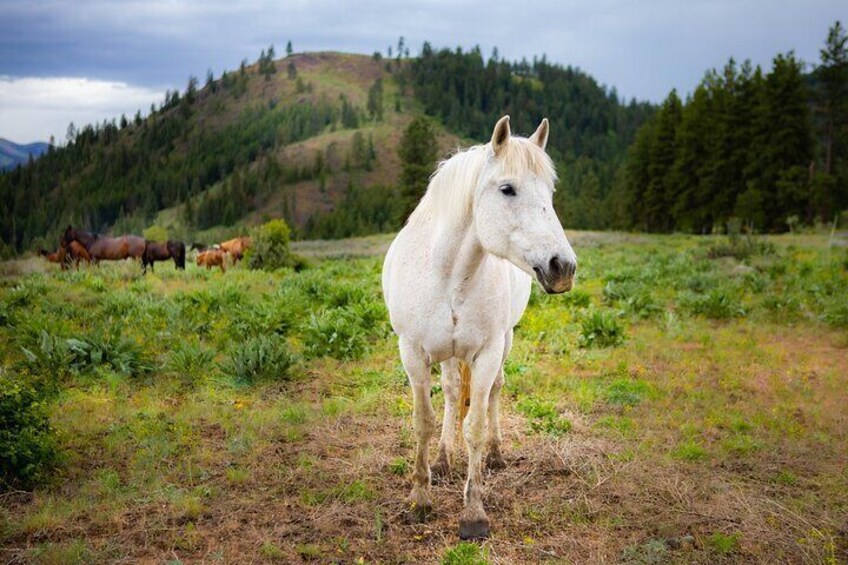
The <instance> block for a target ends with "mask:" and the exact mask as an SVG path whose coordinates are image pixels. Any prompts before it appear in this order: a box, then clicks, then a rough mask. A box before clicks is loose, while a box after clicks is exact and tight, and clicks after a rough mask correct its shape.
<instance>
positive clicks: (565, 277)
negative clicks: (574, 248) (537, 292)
mask: <svg viewBox="0 0 848 565" xmlns="http://www.w3.org/2000/svg"><path fill="white" fill-rule="evenodd" d="M533 272H535V273H536V279H537V280H538V281H539V284H541V285H542V288H544V289H545V292H547V293H548V294H562V293H563V292H568V291H569V290H571V288H572V287H573V286H574V275H575V273H576V272H577V263H576V262H575V261H574V260H569V259H563V258H562V257H560V256H559V255H554V256H553V257H551V259H550V260H549V261H548V263H547V265H544V266H538V265H537V266H535V267H533Z"/></svg>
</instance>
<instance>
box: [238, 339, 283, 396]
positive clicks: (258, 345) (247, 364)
mask: <svg viewBox="0 0 848 565" xmlns="http://www.w3.org/2000/svg"><path fill="white" fill-rule="evenodd" d="M293 364H294V358H293V357H292V355H291V353H290V352H289V349H288V346H287V345H286V342H285V341H284V340H283V339H282V338H279V337H276V336H274V337H271V336H258V337H253V338H250V339H248V340H247V341H244V342H240V343H236V344H235V345H233V347H232V350H231V351H230V355H229V358H228V359H227V360H226V361H224V362H223V363H222V364H221V370H222V371H223V372H224V373H225V374H227V375H229V376H231V377H233V378H234V379H236V380H237V381H238V382H241V383H245V384H254V383H256V382H258V381H261V380H288V379H289V378H290V377H291V373H290V369H291V367H292V365H293Z"/></svg>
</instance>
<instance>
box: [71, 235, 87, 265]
mask: <svg viewBox="0 0 848 565" xmlns="http://www.w3.org/2000/svg"><path fill="white" fill-rule="evenodd" d="M71 261H73V262H74V266H75V267H76V268H77V270H78V271H79V264H80V261H85V262H86V264H87V265H91V253H89V252H88V250H87V249H86V248H85V247H84V246H83V244H82V243H80V242H79V241H76V240H74V241H72V242H71V243H70V244H69V245H68V263H70V262H71Z"/></svg>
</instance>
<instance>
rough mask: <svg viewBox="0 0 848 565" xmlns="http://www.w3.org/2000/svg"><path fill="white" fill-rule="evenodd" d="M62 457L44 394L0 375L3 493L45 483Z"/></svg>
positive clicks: (0, 472) (1, 481) (11, 378)
mask: <svg viewBox="0 0 848 565" xmlns="http://www.w3.org/2000/svg"><path fill="white" fill-rule="evenodd" d="M58 455H59V451H58V447H57V444H56V440H55V437H54V433H53V430H52V428H51V427H50V421H49V419H48V416H47V413H46V411H45V407H44V401H43V398H42V395H41V394H40V393H39V392H38V390H36V388H35V387H33V386H32V385H31V384H29V383H26V382H23V381H22V380H21V379H18V378H15V377H12V376H10V375H6V374H3V373H0V490H2V489H3V488H4V487H7V486H12V487H20V488H31V487H33V486H35V485H37V484H40V483H42V482H44V481H45V480H46V479H47V478H48V477H49V475H50V472H51V471H52V469H53V468H54V467H55V465H56V463H57V462H58Z"/></svg>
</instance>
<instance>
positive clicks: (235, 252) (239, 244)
mask: <svg viewBox="0 0 848 565" xmlns="http://www.w3.org/2000/svg"><path fill="white" fill-rule="evenodd" d="M252 243H253V242H252V241H251V239H250V238H249V237H237V238H235V239H228V240H227V241H225V242H223V243H221V245H220V247H221V249H223V250H224V251H226V252H227V253H229V254H230V255H232V256H233V263H238V262H239V261H240V260H241V259H242V257H244V252H245V251H247V250H248V249H250V246H251V244H252Z"/></svg>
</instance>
